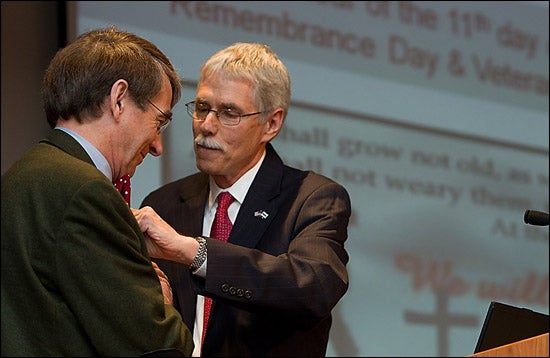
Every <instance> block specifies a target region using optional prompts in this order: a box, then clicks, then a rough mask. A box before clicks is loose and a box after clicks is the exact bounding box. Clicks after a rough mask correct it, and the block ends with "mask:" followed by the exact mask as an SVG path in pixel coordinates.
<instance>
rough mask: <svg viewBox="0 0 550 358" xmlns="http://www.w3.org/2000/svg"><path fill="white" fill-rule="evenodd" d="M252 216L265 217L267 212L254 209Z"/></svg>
mask: <svg viewBox="0 0 550 358" xmlns="http://www.w3.org/2000/svg"><path fill="white" fill-rule="evenodd" d="M254 216H255V217H260V218H262V219H267V217H268V216H269V214H268V213H266V212H265V211H263V210H258V211H256V212H255V213H254Z"/></svg>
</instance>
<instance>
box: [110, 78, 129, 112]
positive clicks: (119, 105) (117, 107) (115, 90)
mask: <svg viewBox="0 0 550 358" xmlns="http://www.w3.org/2000/svg"><path fill="white" fill-rule="evenodd" d="M127 98H128V82H126V80H123V79H120V80H117V81H116V82H115V83H114V84H113V85H112V86H111V93H110V96H109V105H110V108H111V112H112V113H113V117H115V119H117V120H118V118H119V117H120V115H121V114H122V112H123V101H122V100H123V99H127Z"/></svg>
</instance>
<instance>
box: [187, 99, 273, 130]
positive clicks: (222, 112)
mask: <svg viewBox="0 0 550 358" xmlns="http://www.w3.org/2000/svg"><path fill="white" fill-rule="evenodd" d="M185 107H187V114H189V116H191V118H193V119H194V120H196V121H201V122H202V121H204V120H205V119H206V116H208V113H210V112H213V113H214V114H215V115H216V117H217V118H218V120H219V121H220V122H221V123H222V124H223V125H226V126H236V125H237V124H239V123H240V122H241V119H242V118H244V117H250V116H253V115H256V114H260V113H263V112H262V111H259V112H254V113H246V114H240V113H239V112H237V111H236V110H234V109H231V108H224V109H218V110H214V109H212V108H210V107H208V106H207V105H204V104H199V105H197V104H196V103H195V101H191V102H187V103H186V104H185Z"/></svg>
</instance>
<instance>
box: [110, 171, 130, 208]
mask: <svg viewBox="0 0 550 358" xmlns="http://www.w3.org/2000/svg"><path fill="white" fill-rule="evenodd" d="M113 184H114V185H115V188H117V190H118V191H120V194H121V195H122V197H123V198H124V200H125V201H126V202H127V203H128V206H130V176H129V175H128V174H126V175H123V176H122V178H120V179H118V180H115V181H114V182H113Z"/></svg>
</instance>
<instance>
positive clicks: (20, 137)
mask: <svg viewBox="0 0 550 358" xmlns="http://www.w3.org/2000/svg"><path fill="white" fill-rule="evenodd" d="M60 6H62V2H57V1H2V52H1V55H2V119H1V122H2V162H1V163H2V174H3V173H4V172H5V171H6V170H7V169H8V168H9V167H10V166H11V165H12V164H13V162H14V161H15V160H16V159H17V158H19V157H20V156H21V155H22V154H23V152H24V151H25V150H27V149H28V148H29V147H30V146H32V145H33V144H34V143H36V142H37V141H38V140H40V139H41V138H43V137H44V136H45V134H46V133H47V131H48V129H49V126H48V124H47V122H46V118H45V116H44V113H43V110H42V103H41V100H40V82H41V80H42V75H43V72H44V70H45V69H46V67H47V65H48V63H49V61H50V59H51V58H52V57H53V55H54V54H55V52H56V51H57V49H58V42H59V40H60V38H61V37H60V35H61V36H62V35H64V34H62V33H61V32H62V31H60V29H61V28H62V27H61V26H63V24H62V21H58V19H59V17H60V14H59V12H58V8H59V7H60Z"/></svg>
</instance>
